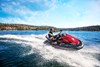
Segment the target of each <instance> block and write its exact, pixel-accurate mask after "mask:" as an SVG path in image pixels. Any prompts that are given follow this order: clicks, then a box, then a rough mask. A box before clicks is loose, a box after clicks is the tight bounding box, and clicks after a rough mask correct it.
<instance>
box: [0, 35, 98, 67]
mask: <svg viewBox="0 0 100 67" xmlns="http://www.w3.org/2000/svg"><path fill="white" fill-rule="evenodd" d="M0 38H6V39H7V40H0V42H2V41H3V42H4V41H5V42H16V43H20V44H22V45H21V46H24V47H27V46H31V47H32V50H33V49H36V50H37V52H38V53H39V54H40V55H41V56H42V58H44V59H46V60H56V61H58V62H60V63H64V64H69V65H70V66H74V67H95V66H98V67H100V59H99V57H100V49H99V47H98V46H92V45H91V46H85V47H84V48H83V49H81V50H79V51H70V50H62V49H57V48H54V47H52V46H50V45H46V44H44V41H45V40H46V39H45V34H44V35H3V36H0ZM9 39H10V40H9ZM32 50H31V51H30V52H29V53H25V54H24V55H23V56H26V55H29V54H32V53H33V51H32Z"/></svg>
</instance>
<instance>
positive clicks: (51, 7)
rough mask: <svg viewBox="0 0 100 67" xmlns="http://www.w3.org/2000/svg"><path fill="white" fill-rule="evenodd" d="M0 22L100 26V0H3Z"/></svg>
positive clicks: (0, 6) (61, 26)
mask: <svg viewBox="0 0 100 67" xmlns="http://www.w3.org/2000/svg"><path fill="white" fill-rule="evenodd" d="M0 22H1V23H17V24H28V25H39V26H41V25H43V26H45V25H46V26H54V27H58V28H73V27H82V26H91V25H100V0H0Z"/></svg>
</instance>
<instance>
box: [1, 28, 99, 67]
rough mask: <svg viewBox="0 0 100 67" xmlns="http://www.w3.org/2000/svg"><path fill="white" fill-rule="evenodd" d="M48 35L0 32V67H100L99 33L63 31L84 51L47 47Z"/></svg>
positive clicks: (25, 32)
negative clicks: (77, 42) (76, 40)
mask: <svg viewBox="0 0 100 67" xmlns="http://www.w3.org/2000/svg"><path fill="white" fill-rule="evenodd" d="M47 33H48V31H45V30H39V31H32V30H29V31H0V67H100V32H86V31H64V33H68V34H71V35H73V36H75V37H76V38H79V39H80V40H81V41H82V42H83V43H84V48H83V49H81V50H78V51H75V50H62V49H57V48H54V47H52V46H50V45H46V44H44V43H43V42H44V41H45V40H46V38H45V35H46V34H47Z"/></svg>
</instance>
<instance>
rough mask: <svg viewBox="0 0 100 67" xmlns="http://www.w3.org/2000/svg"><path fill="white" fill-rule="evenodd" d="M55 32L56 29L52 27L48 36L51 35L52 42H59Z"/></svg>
mask: <svg viewBox="0 0 100 67" xmlns="http://www.w3.org/2000/svg"><path fill="white" fill-rule="evenodd" d="M53 32H55V29H54V28H50V30H49V33H48V36H49V39H50V40H51V41H52V44H57V42H56V38H55V35H54V34H53Z"/></svg>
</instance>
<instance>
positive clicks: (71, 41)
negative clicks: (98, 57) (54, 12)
mask: <svg viewBox="0 0 100 67" xmlns="http://www.w3.org/2000/svg"><path fill="white" fill-rule="evenodd" d="M54 32H55V29H54V28H51V29H50V30H49V33H48V35H47V36H46V38H47V40H46V41H45V42H47V43H49V44H51V45H54V46H59V47H65V48H74V49H78V50H79V49H81V48H83V44H82V42H81V41H80V40H79V39H77V38H75V37H74V36H72V35H69V34H66V33H65V34H62V33H61V32H62V30H60V33H59V34H57V35H54V34H53V33H54Z"/></svg>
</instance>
